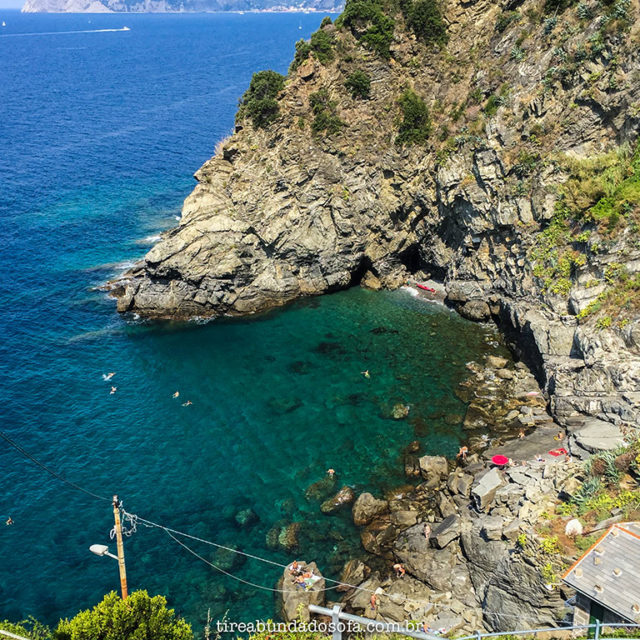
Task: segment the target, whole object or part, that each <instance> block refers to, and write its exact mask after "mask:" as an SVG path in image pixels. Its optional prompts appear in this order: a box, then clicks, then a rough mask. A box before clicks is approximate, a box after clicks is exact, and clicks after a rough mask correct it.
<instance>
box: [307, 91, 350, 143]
mask: <svg viewBox="0 0 640 640" xmlns="http://www.w3.org/2000/svg"><path fill="white" fill-rule="evenodd" d="M309 104H310V105H311V111H312V112H313V115H314V119H313V122H312V123H311V129H312V130H313V132H314V133H316V134H318V133H320V132H322V131H325V132H326V133H327V135H332V134H334V133H338V132H339V131H340V129H342V127H343V126H344V122H342V120H340V118H339V117H338V114H337V113H336V103H335V102H334V101H333V100H331V99H330V97H329V92H328V91H327V90H326V89H320V90H319V91H316V92H315V93H312V94H311V95H310V96H309Z"/></svg>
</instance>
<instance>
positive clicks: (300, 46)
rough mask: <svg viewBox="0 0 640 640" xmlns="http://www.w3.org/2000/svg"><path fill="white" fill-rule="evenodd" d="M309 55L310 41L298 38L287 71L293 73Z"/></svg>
mask: <svg viewBox="0 0 640 640" xmlns="http://www.w3.org/2000/svg"><path fill="white" fill-rule="evenodd" d="M310 55H311V42H308V41H307V40H298V42H296V52H295V54H294V56H293V61H292V62H291V64H290V65H289V73H293V72H294V71H295V70H296V69H297V68H298V67H299V66H300V65H301V64H302V63H303V62H304V61H305V60H306V59H307V58H308V57H309V56H310Z"/></svg>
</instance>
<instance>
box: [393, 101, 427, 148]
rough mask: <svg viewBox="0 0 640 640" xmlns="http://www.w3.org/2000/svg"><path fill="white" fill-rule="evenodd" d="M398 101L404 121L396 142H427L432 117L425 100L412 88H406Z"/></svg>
mask: <svg viewBox="0 0 640 640" xmlns="http://www.w3.org/2000/svg"><path fill="white" fill-rule="evenodd" d="M398 103H399V105H400V109H401V111H402V122H401V123H400V127H399V129H398V136H397V138H396V143H397V144H425V142H426V141H427V139H428V138H429V134H430V133H431V118H430V117H429V109H427V105H426V104H425V102H424V100H423V99H422V98H421V97H420V96H419V95H418V94H417V93H415V92H414V91H412V90H411V89H406V90H405V92H404V93H403V94H402V96H400V100H398Z"/></svg>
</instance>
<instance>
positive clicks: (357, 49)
mask: <svg viewBox="0 0 640 640" xmlns="http://www.w3.org/2000/svg"><path fill="white" fill-rule="evenodd" d="M638 14H639V11H638V2H637V0H602V1H601V2H600V1H597V0H584V1H583V2H580V3H579V4H576V3H574V2H572V1H571V0H547V2H546V4H541V3H540V2H539V1H538V0H524V2H522V1H521V0H505V1H504V2H500V3H498V2H492V1H490V0H475V1H469V0H464V1H462V0H447V1H446V2H444V3H443V4H442V5H440V4H438V3H437V2H435V0H413V2H412V1H411V0H406V1H403V2H401V3H400V4H399V5H397V6H396V5H395V4H393V3H392V2H386V1H385V2H379V1H378V0H353V1H352V2H351V3H348V4H347V8H346V10H345V13H344V14H343V15H342V17H341V18H340V19H339V20H338V21H337V23H336V24H331V23H330V21H325V23H323V26H322V27H321V29H320V31H319V32H318V33H317V34H315V35H314V38H313V39H312V41H311V43H309V44H306V45H304V44H301V45H299V46H298V54H297V56H296V60H295V61H294V64H293V65H292V69H291V71H290V73H289V75H288V76H287V77H286V79H280V80H278V79H277V78H275V75H276V74H273V76H274V77H262V78H260V77H257V78H256V82H255V86H254V85H253V84H252V89H251V90H250V91H249V92H248V93H247V94H246V95H245V98H244V106H243V107H242V108H241V110H240V112H239V114H238V119H237V126H236V133H235V134H234V135H233V136H232V137H231V138H230V139H228V140H225V141H223V142H222V143H221V144H220V145H219V149H218V152H217V153H216V155H215V157H213V158H212V159H211V160H209V161H208V162H207V163H205V165H204V166H203V167H202V168H201V169H200V170H199V171H198V172H197V173H196V178H197V180H198V184H197V186H196V187H195V189H194V191H193V193H192V194H191V195H190V196H189V197H188V198H187V199H186V201H185V203H184V208H183V212H182V217H181V220H180V222H179V224H178V226H177V227H176V228H175V229H173V230H171V231H169V232H168V233H166V234H165V235H164V236H163V238H162V240H161V241H160V242H159V243H158V244H157V245H156V246H154V247H153V248H152V249H151V251H149V253H148V254H147V255H146V256H145V257H144V259H143V260H142V261H141V262H140V263H139V264H138V265H136V266H135V267H134V268H133V269H132V270H131V271H129V272H128V273H126V274H125V275H124V276H123V277H122V278H121V279H120V280H119V281H117V282H114V283H112V290H113V293H114V295H115V296H116V297H117V299H118V310H119V311H121V312H127V313H134V314H138V315H140V316H144V317H150V318H188V317H194V316H205V317H211V316H218V315H242V314H248V313H254V312H259V311H262V310H265V309H269V308H271V307H273V306H276V305H281V304H284V303H286V302H288V301H290V300H293V299H295V298H297V297H300V296H308V295H317V294H321V293H324V292H328V291H332V290H336V289H340V288H344V287H348V286H351V285H355V284H358V283H362V284H363V285H365V286H370V287H374V288H375V287H395V286H398V285H399V284H400V283H403V282H404V281H405V280H406V279H407V277H408V276H411V275H416V276H417V277H422V276H424V275H426V273H427V272H428V273H429V274H430V275H431V277H433V278H436V279H438V280H440V281H442V282H443V284H444V287H445V289H446V292H447V300H448V302H449V303H450V304H451V305H454V306H455V307H457V308H458V309H459V310H460V312H461V313H462V314H463V315H465V316H467V317H470V318H473V319H476V320H485V319H489V318H493V319H494V320H496V321H497V322H499V323H500V325H501V326H502V327H503V328H504V330H505V331H506V332H508V333H511V334H512V335H513V336H514V338H515V339H516V342H517V344H518V345H519V348H520V350H521V355H522V357H523V358H524V359H525V360H527V361H528V362H529V364H530V365H531V366H532V367H533V368H534V370H535V372H536V374H537V375H538V377H539V379H540V381H541V383H542V384H543V386H544V389H545V391H546V393H547V394H548V395H547V397H548V399H549V402H550V407H551V409H552V411H553V413H554V416H555V417H556V419H558V420H559V421H560V422H561V423H562V424H564V425H566V426H568V427H569V428H570V429H578V428H583V427H584V426H585V418H589V419H590V420H592V422H591V423H590V424H592V425H595V427H594V428H596V429H597V428H598V427H599V425H600V426H601V425H602V424H606V423H613V424H615V425H619V426H625V425H626V426H638V425H639V424H640V319H639V309H640V235H639V233H638V231H639V229H640V186H639V185H640V151H638V147H637V146H636V144H637V143H636V141H637V135H638V130H639V128H640V54H639V51H640V47H639V44H640V35H639V33H640V23H639V22H638ZM270 92H271V93H270ZM594 420H595V422H593V421H594ZM601 421H603V422H601Z"/></svg>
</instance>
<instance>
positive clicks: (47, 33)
mask: <svg viewBox="0 0 640 640" xmlns="http://www.w3.org/2000/svg"><path fill="white" fill-rule="evenodd" d="M121 31H131V29H130V28H129V27H122V28H121V29H83V30H78V31H37V32H34V33H3V34H2V35H0V38H18V37H25V36H60V35H68V34H70V33H118V32H121Z"/></svg>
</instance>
